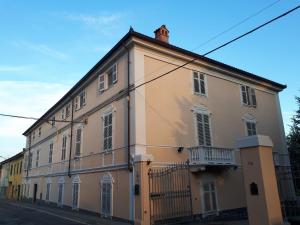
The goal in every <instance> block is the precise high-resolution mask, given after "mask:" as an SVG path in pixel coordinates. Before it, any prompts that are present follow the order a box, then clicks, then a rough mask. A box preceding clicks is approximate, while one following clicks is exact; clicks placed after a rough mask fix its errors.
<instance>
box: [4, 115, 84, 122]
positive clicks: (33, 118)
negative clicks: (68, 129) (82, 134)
mask: <svg viewBox="0 0 300 225" xmlns="http://www.w3.org/2000/svg"><path fill="white" fill-rule="evenodd" d="M0 116H5V117H11V118H18V119H27V120H40V118H36V117H30V116H18V115H12V114H3V113H0ZM41 121H45V122H48V123H49V122H53V121H54V122H61V123H68V122H72V121H70V120H55V119H54V120H52V119H43V120H41ZM73 123H84V122H77V121H73Z"/></svg>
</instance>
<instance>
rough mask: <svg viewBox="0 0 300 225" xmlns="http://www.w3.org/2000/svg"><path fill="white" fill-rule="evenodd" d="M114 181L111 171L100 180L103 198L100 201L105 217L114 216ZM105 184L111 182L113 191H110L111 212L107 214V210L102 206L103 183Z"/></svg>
mask: <svg viewBox="0 0 300 225" xmlns="http://www.w3.org/2000/svg"><path fill="white" fill-rule="evenodd" d="M113 183H114V179H113V177H112V175H111V174H110V173H107V174H105V175H104V176H103V177H102V178H101V181H100V198H101V201H100V209H101V214H102V215H103V216H104V217H112V216H113V199H114V198H113V193H114V191H113V190H114V188H113ZM104 184H110V187H111V190H110V191H111V193H110V214H109V215H108V214H106V212H104V211H103V208H102V202H103V185H104Z"/></svg>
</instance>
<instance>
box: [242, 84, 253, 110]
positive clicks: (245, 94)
mask: <svg viewBox="0 0 300 225" xmlns="http://www.w3.org/2000/svg"><path fill="white" fill-rule="evenodd" d="M241 94H242V102H243V104H244V105H247V106H251V107H256V96H255V90H254V88H250V87H248V86H246V85H242V86H241Z"/></svg>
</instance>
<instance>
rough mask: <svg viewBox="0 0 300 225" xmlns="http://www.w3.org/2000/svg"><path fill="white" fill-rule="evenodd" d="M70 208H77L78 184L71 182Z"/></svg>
mask: <svg viewBox="0 0 300 225" xmlns="http://www.w3.org/2000/svg"><path fill="white" fill-rule="evenodd" d="M72 189H73V190H72V208H73V209H77V208H78V194H79V184H78V183H73V188H72Z"/></svg>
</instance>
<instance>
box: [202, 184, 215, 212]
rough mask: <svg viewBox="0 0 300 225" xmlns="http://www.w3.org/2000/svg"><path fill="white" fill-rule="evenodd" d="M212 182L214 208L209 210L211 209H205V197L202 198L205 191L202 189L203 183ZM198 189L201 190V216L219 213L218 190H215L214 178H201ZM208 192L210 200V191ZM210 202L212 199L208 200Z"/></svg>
mask: <svg viewBox="0 0 300 225" xmlns="http://www.w3.org/2000/svg"><path fill="white" fill-rule="evenodd" d="M211 183H213V184H214V188H215V190H214V192H215V198H216V209H215V210H211V211H205V208H206V207H205V199H204V194H205V192H207V191H204V185H205V184H211ZM200 190H201V205H202V215H203V217H205V216H208V215H214V214H216V215H218V214H219V200H218V190H217V182H216V180H213V179H208V180H203V181H202V182H201V185H200ZM209 193H210V200H211V191H209ZM211 203H212V201H211V202H210V204H211Z"/></svg>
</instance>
